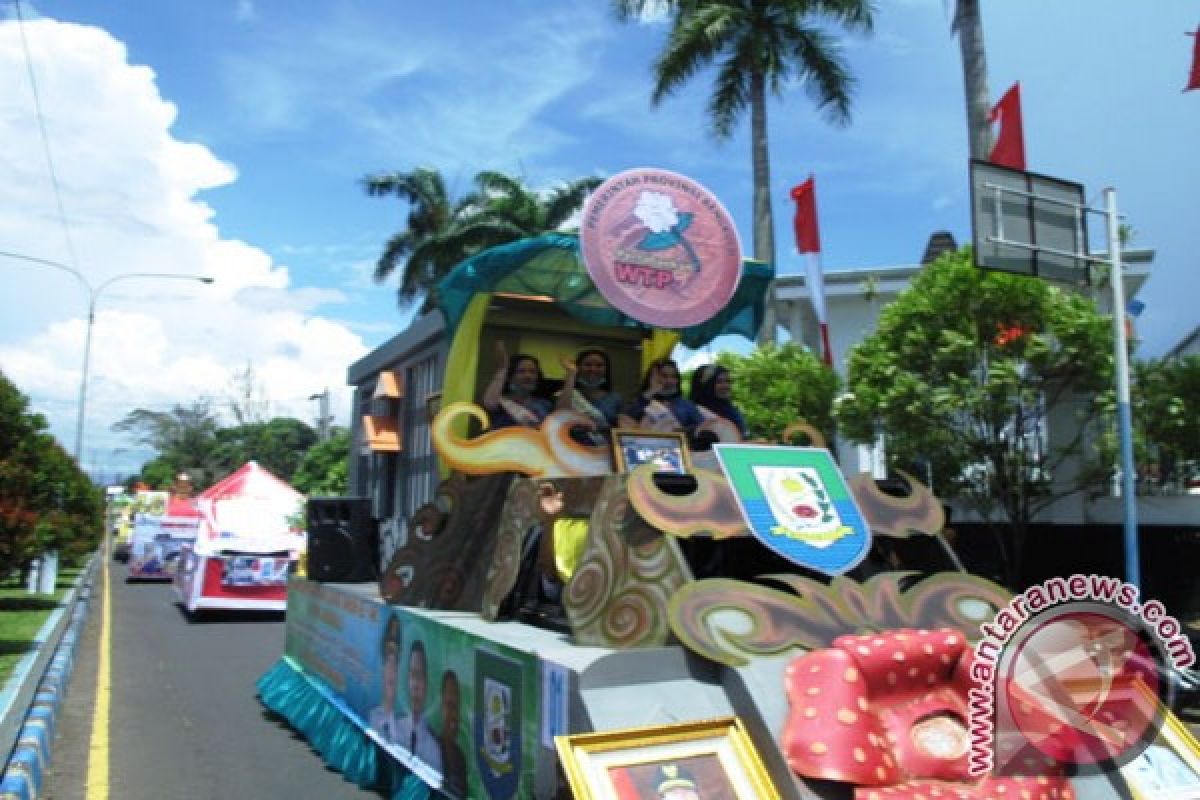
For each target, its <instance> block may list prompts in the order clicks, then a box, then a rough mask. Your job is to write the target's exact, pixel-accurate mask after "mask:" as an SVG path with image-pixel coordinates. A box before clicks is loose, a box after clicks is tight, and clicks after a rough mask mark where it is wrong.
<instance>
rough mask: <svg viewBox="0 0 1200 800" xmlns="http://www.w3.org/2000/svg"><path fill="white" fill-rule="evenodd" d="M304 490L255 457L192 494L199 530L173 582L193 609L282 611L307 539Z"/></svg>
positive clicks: (187, 604) (197, 529)
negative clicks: (301, 521)
mask: <svg viewBox="0 0 1200 800" xmlns="http://www.w3.org/2000/svg"><path fill="white" fill-rule="evenodd" d="M303 504H304V496H303V495H302V494H300V493H299V492H297V491H296V490H295V489H293V488H292V487H291V486H289V485H288V484H287V483H286V482H284V481H283V480H281V479H279V478H277V477H276V476H274V475H272V474H271V473H270V472H269V471H267V470H266V469H263V468H262V467H261V466H259V465H258V464H257V463H255V462H254V461H250V462H247V463H246V464H245V465H243V466H242V467H241V468H240V469H238V470H237V471H235V472H233V473H231V474H230V475H228V476H226V477H225V478H224V479H222V480H220V481H218V482H217V483H215V484H213V485H212V486H210V487H209V488H208V489H206V490H205V491H203V492H201V493H200V494H199V495H198V496H197V497H196V499H195V508H196V512H197V514H198V519H197V522H196V535H195V538H194V539H193V540H192V541H191V543H190V544H188V545H185V546H184V548H183V550H182V552H181V555H180V559H179V561H180V565H179V569H178V571H177V573H176V575H175V590H176V592H177V594H178V595H179V599H180V601H181V602H182V603H183V605H184V607H185V608H186V609H187V611H188V612H189V613H191V612H195V611H199V610H205V609H229V610H242V611H284V610H286V609H287V578H288V573H289V572H290V571H291V569H292V565H293V564H295V563H296V562H297V561H298V560H299V558H300V554H301V553H302V552H303V550H304V547H305V542H304V531H303V530H302V529H301V527H300V526H299V525H298V523H297V520H299V519H300V518H301V517H302V511H303Z"/></svg>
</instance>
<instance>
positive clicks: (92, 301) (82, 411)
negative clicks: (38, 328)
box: [0, 250, 213, 469]
mask: <svg viewBox="0 0 1200 800" xmlns="http://www.w3.org/2000/svg"><path fill="white" fill-rule="evenodd" d="M0 256H6V257H8V258H15V259H18V260H21V261H29V262H32V263H34V264H42V265H44V266H47V267H54V268H55V269H60V270H62V271H64V272H69V273H71V275H73V276H75V280H77V281H79V285H80V286H82V287H83V288H84V291H86V292H87V296H88V315H87V332H86V333H85V335H84V340H83V375H82V376H81V377H80V380H79V416H78V418H77V419H76V422H75V454H74V455H75V461H76V462H77V463H78V464H79V467H80V469H82V468H83V429H84V421H85V419H86V416H87V385H88V368H89V366H90V364H91V358H92V326H93V325H95V323H96V301H97V300H99V299H100V295H101V294H102V293H103V292H104V290H105V289H107V288H108V287H109V286H112V285H113V284H114V283H117V282H118V281H124V280H129V279H130V278H162V279H165V280H184V281H198V282H200V283H212V282H213V279H212V278H210V277H208V276H207V275H179V274H174V273H170V272H126V273H124V274H121V275H117V276H114V277H112V278H109V279H108V280H106V281H104V283H101V284H100V285H99V286H96V287H93V286H92V284H91V283H89V282H88V280H87V278H85V277H83V275H82V274H81V273H80V272H79V270H77V269H75V268H74V267H69V266H67V265H66V264H60V263H58V262H57V261H50V260H48V259H45V258H36V257H34V256H27V255H22V254H20V253H9V252H5V251H3V250H0Z"/></svg>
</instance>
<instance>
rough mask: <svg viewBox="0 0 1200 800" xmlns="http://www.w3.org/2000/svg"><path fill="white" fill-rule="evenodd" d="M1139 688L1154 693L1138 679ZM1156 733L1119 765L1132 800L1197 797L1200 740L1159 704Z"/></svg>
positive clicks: (1199, 769)
mask: <svg viewBox="0 0 1200 800" xmlns="http://www.w3.org/2000/svg"><path fill="white" fill-rule="evenodd" d="M1138 687H1139V689H1141V690H1142V691H1144V692H1146V693H1150V694H1153V693H1152V692H1151V690H1150V689H1148V688H1146V687H1145V685H1144V684H1141V683H1140V682H1139V685H1138ZM1159 712H1160V713H1161V717H1160V718H1161V719H1162V725H1161V727H1160V728H1159V730H1158V735H1157V736H1156V737H1155V738H1154V741H1152V742H1151V743H1150V744H1149V745H1148V746H1147V747H1146V749H1145V750H1143V751H1142V752H1141V753H1140V754H1139V755H1138V756H1137V757H1136V758H1134V759H1133V760H1131V761H1129V762H1128V763H1126V764H1125V765H1123V766H1122V767H1121V777H1122V778H1123V779H1124V781H1125V783H1126V784H1127V785H1128V786H1129V794H1130V796H1131V797H1133V800H1154V799H1155V798H1180V800H1182V799H1183V798H1200V742H1197V741H1196V737H1195V736H1194V735H1193V734H1192V732H1191V731H1190V730H1188V727H1187V725H1185V724H1184V723H1183V721H1182V720H1180V719H1179V717H1177V716H1175V715H1174V714H1173V713H1171V710H1170V709H1169V708H1165V707H1162V708H1160V709H1159Z"/></svg>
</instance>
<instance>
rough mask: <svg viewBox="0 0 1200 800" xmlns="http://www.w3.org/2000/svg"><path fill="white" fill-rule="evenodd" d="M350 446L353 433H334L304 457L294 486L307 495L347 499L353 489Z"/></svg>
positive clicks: (344, 431) (295, 477) (339, 431)
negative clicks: (351, 483) (350, 472)
mask: <svg viewBox="0 0 1200 800" xmlns="http://www.w3.org/2000/svg"><path fill="white" fill-rule="evenodd" d="M350 443H351V436H350V431H348V430H346V429H344V428H338V429H335V430H334V432H333V435H332V436H330V437H329V438H328V439H326V440H325V441H323V442H320V443H318V444H315V445H313V446H312V447H311V448H309V450H308V452H306V453H305V454H304V459H303V460H302V461H301V462H300V466H299V468H298V469H297V470H296V474H295V475H294V476H292V485H293V486H295V487H296V490H297V491H300V492H303V493H304V494H306V495H322V496H326V497H340V496H342V495H345V494H346V493H347V492H348V491H349V486H350V477H349V469H350Z"/></svg>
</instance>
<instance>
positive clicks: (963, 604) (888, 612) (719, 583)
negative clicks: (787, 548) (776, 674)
mask: <svg viewBox="0 0 1200 800" xmlns="http://www.w3.org/2000/svg"><path fill="white" fill-rule="evenodd" d="M912 578H913V573H895V572H893V573H881V574H879V575H875V576H874V577H872V578H871V579H870V580H868V581H867V582H865V583H858V582H856V581H853V580H851V579H849V578H846V577H840V576H839V577H836V578H834V579H833V581H832V582H831V583H830V584H829V585H825V584H823V583H821V582H819V581H816V580H812V579H810V578H804V577H801V576H798V575H767V576H763V579H764V580H771V581H773V582H775V583H778V584H780V585H782V586H784V587H786V588H788V589H791V591H792V592H794V594H792V593H789V592H785V591H780V590H778V589H771V588H768V587H766V586H761V585H759V584H752V583H746V582H742V581H734V580H728V579H724V578H712V579H708V580H702V581H695V582H693V583H689V584H687V585H686V586H683V587H681V588H680V589H679V590H677V591H676V592H675V593H674V595H672V597H671V602H670V607H669V612H668V615H669V619H670V626H671V630H672V631H674V632H675V635H676V636H677V637H678V638H679V640H680V641H682V642H683V644H684V646H685V647H687V648H688V649H689V650H691V651H692V652H694V653H697V654H698V655H701V656H704V657H705V658H708V659H711V660H712V661H716V662H718V663H721V664H725V665H726V666H730V667H739V666H743V665H745V664H747V663H749V662H750V661H751V660H752V659H754V658H755V657H758V656H764V655H776V654H781V653H786V652H788V651H790V650H794V649H795V650H814V649H817V648H822V647H828V646H829V645H830V644H831V643H832V642H833V640H834V639H836V638H837V637H838V636H842V635H845V634H863V633H871V632H876V631H885V630H889V629H893V628H926V629H933V628H954V629H956V630H958V631H961V632H962V633H963V634H964V635H965V636H966V637H967V640H968V641H976V640H978V638H979V625H980V624H981V623H983V622H986V621H987V620H988V619H990V618H991V617H992V616H994V615H995V614H996V613H997V611H998V610H999V609H1001V608H1003V607H1004V606H1005V605H1006V604H1007V603H1008V601H1009V599H1010V598H1011V595H1010V594H1009V592H1008V591H1007V590H1006V589H1004V588H1003V587H1001V586H999V585H997V584H995V583H992V582H991V581H988V580H985V579H983V578H979V577H976V576H974V575H968V574H966V573H961V572H942V573H937V574H935V575H931V576H929V577H927V578H924V579H922V580H918V581H917V582H916V583H915V584H912V585H911V586H906V584H907V583H908V582H910V581H911V580H912Z"/></svg>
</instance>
